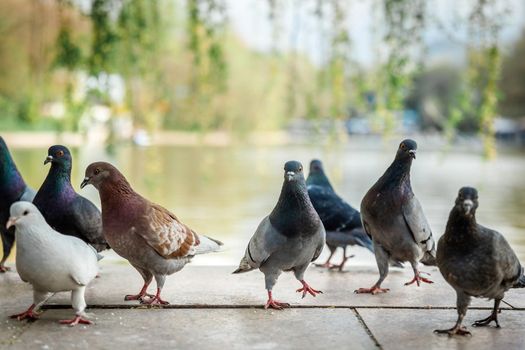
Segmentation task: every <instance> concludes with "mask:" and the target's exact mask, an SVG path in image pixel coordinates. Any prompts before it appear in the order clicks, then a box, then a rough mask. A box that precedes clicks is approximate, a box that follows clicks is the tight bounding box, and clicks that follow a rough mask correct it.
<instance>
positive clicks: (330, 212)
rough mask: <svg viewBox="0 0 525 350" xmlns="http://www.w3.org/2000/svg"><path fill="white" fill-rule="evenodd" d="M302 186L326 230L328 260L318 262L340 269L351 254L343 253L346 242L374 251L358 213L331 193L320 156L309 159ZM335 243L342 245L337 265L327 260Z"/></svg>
mask: <svg viewBox="0 0 525 350" xmlns="http://www.w3.org/2000/svg"><path fill="white" fill-rule="evenodd" d="M306 188H307V189H308V195H309V196H310V200H311V201H312V204H313V206H314V208H315V210H316V211H317V213H318V214H319V217H320V218H321V221H322V222H323V225H324V228H325V230H326V245H327V246H328V249H330V256H329V257H328V260H327V261H326V262H325V263H324V264H319V265H318V266H320V267H328V268H338V269H339V271H342V270H343V267H344V264H345V263H346V261H347V260H348V259H350V258H352V257H353V255H350V256H346V248H347V247H348V246H349V245H358V246H361V247H364V248H366V249H368V250H370V251H371V252H372V253H373V252H374V247H373V245H372V240H371V239H370V237H368V235H367V234H366V232H365V230H364V229H363V224H362V223H361V214H359V211H357V210H355V209H354V208H352V206H351V205H350V204H348V203H347V202H345V201H344V199H342V198H341V197H339V196H338V195H337V193H335V191H334V189H333V187H332V185H331V184H330V181H329V180H328V177H327V176H326V175H325V173H324V169H323V164H322V162H321V161H320V160H317V159H314V160H312V161H311V162H310V172H309V174H308V178H307V179H306ZM337 247H342V248H343V249H344V253H343V261H342V262H341V264H339V265H332V264H330V260H331V259H332V256H333V255H334V253H335V251H336V249H337Z"/></svg>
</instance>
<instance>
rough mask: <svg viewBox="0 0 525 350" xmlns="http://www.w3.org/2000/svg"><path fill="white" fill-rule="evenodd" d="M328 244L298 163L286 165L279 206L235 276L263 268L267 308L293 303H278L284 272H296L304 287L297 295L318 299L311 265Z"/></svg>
mask: <svg viewBox="0 0 525 350" xmlns="http://www.w3.org/2000/svg"><path fill="white" fill-rule="evenodd" d="M324 244H325V230H324V227H323V224H322V222H321V219H320V218H319V215H317V212H316V211H315V209H314V207H313V205H312V203H311V202H310V198H309V197H308V193H307V191H306V182H305V180H304V175H303V167H302V165H301V163H299V162H297V161H289V162H286V164H285V165H284V183H283V186H282V189H281V195H280V197H279V201H278V202H277V205H276V206H275V208H274V209H273V211H272V212H271V213H270V215H268V216H266V217H265V218H264V219H263V220H262V222H261V223H260V224H259V227H258V228H257V231H255V233H254V235H253V236H252V238H251V240H250V242H249V243H248V247H247V248H246V253H245V255H244V257H243V258H242V259H241V262H240V264H239V268H238V269H237V270H235V271H234V272H233V273H241V272H248V271H251V270H254V269H259V270H260V271H261V272H262V273H264V277H265V284H266V290H267V291H268V302H267V303H266V305H265V308H274V309H282V308H283V307H288V306H289V304H287V303H282V302H279V301H277V300H274V299H273V297H272V288H273V286H274V285H275V283H276V282H277V278H278V277H279V275H280V274H281V273H282V272H283V271H293V272H294V275H295V278H297V280H298V281H300V282H301V284H302V285H303V287H302V288H300V289H298V290H297V292H302V293H303V298H304V297H305V296H306V294H307V293H309V294H311V295H312V296H316V294H318V293H322V292H321V291H318V290H315V289H313V288H312V287H310V285H308V283H306V281H305V280H304V273H305V271H306V269H307V268H308V265H310V263H311V262H312V261H314V260H315V259H317V258H318V257H319V254H321V251H322V250H323V246H324Z"/></svg>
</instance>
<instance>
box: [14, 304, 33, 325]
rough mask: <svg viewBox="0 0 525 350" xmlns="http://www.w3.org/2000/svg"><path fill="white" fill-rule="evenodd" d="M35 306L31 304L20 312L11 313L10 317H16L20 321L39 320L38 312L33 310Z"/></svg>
mask: <svg viewBox="0 0 525 350" xmlns="http://www.w3.org/2000/svg"><path fill="white" fill-rule="evenodd" d="M33 308H34V306H33V305H31V307H30V308H29V309H28V310H27V311H24V312H22V313H20V314H16V315H11V316H9V318H15V319H17V320H18V321H22V320H27V321H28V322H33V321H36V320H38V314H37V313H36V312H33Z"/></svg>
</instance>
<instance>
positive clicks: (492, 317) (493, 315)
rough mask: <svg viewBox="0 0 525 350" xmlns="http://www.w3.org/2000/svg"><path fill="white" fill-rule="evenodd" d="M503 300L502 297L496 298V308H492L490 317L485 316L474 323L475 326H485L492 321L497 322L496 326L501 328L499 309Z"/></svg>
mask: <svg viewBox="0 0 525 350" xmlns="http://www.w3.org/2000/svg"><path fill="white" fill-rule="evenodd" d="M500 302H501V299H495V300H494V309H493V310H492V313H491V314H490V316H489V317H487V318H484V319H482V320H477V321H476V322H474V323H473V324H472V325H473V326H475V327H485V326H488V325H489V324H490V323H491V322H492V321H494V322H496V328H500V325H499V322H498V310H499V303H500Z"/></svg>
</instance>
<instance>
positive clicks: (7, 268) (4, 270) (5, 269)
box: [0, 265, 11, 273]
mask: <svg viewBox="0 0 525 350" xmlns="http://www.w3.org/2000/svg"><path fill="white" fill-rule="evenodd" d="M10 270H11V268H10V267H8V266H5V265H2V266H0V273H5V272H7V271H10Z"/></svg>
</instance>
